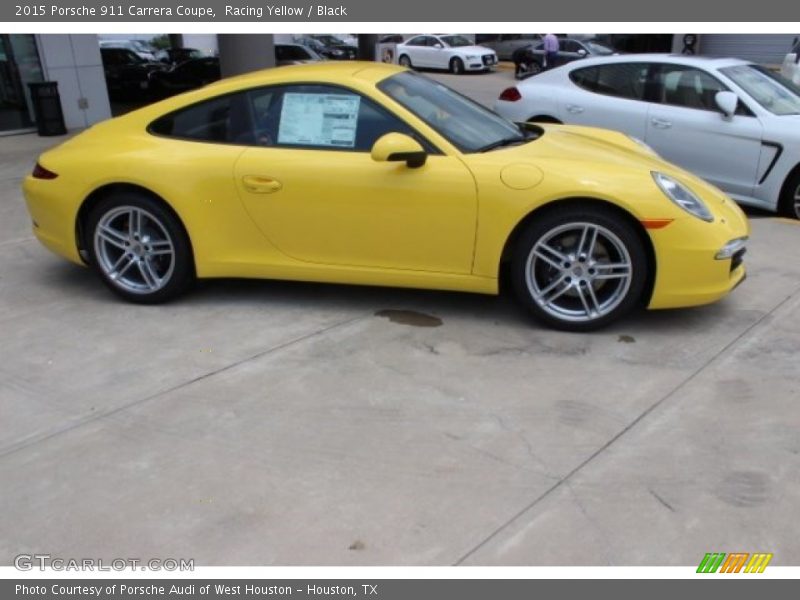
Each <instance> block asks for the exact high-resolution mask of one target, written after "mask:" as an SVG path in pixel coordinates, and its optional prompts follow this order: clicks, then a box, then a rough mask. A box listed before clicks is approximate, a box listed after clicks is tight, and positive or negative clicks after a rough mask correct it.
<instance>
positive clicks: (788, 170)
mask: <svg viewBox="0 0 800 600" xmlns="http://www.w3.org/2000/svg"><path fill="white" fill-rule="evenodd" d="M495 110H496V111H497V112H498V113H500V114H501V115H503V116H504V117H507V118H509V119H511V120H514V121H519V122H522V121H545V122H555V123H571V124H579V125H591V126H596V127H605V128H608V129H616V130H619V131H622V132H624V133H627V134H628V135H630V136H632V137H634V138H636V139H637V140H641V141H643V142H644V143H646V144H647V145H648V146H650V147H651V148H652V149H653V150H655V151H656V152H657V153H658V154H659V155H661V156H662V157H663V158H664V159H666V160H668V161H670V162H673V163H675V164H677V165H680V166H682V167H684V168H685V169H688V170H689V171H692V172H694V173H695V174H697V175H699V176H700V177H703V178H704V179H706V180H707V181H709V182H711V183H713V184H714V185H716V186H717V187H719V188H721V189H723V190H724V191H726V192H727V193H728V194H729V195H730V196H731V197H732V198H734V199H735V200H736V201H737V202H739V203H740V204H746V205H751V206H756V207H760V208H764V209H767V210H771V211H779V212H781V213H782V214H784V215H786V216H790V217H793V218H796V219H800V88H799V87H798V86H796V85H794V84H793V83H792V82H790V81H788V80H786V79H784V78H783V77H781V76H780V75H778V74H776V73H773V72H772V71H770V70H769V69H767V68H765V67H763V66H760V65H757V64H753V63H750V62H747V61H743V60H739V59H733V58H705V57H697V56H694V57H689V56H680V55H677V56H669V55H663V54H639V55H635V54H628V55H624V56H609V57H603V58H590V59H585V60H582V61H578V62H575V63H570V64H568V65H565V66H563V67H560V68H557V69H554V70H552V71H546V72H544V73H542V74H539V75H535V76H533V77H531V78H529V79H526V80H525V81H523V82H521V83H519V84H518V85H517V86H516V87H513V88H508V89H506V90H504V91H503V93H502V94H501V95H500V98H499V100H498V101H497V102H496V104H495Z"/></svg>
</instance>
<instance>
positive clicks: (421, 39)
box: [406, 36, 425, 46]
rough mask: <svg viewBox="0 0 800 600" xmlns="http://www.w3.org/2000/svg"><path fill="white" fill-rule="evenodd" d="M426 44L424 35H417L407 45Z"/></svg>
mask: <svg viewBox="0 0 800 600" xmlns="http://www.w3.org/2000/svg"><path fill="white" fill-rule="evenodd" d="M424 45H425V37H424V36H419V37H415V38H412V39H410V40H408V41H407V42H406V46H424Z"/></svg>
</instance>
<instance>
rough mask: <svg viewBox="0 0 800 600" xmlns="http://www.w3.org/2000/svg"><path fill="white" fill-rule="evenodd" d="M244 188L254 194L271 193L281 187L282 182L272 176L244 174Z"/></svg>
mask: <svg viewBox="0 0 800 600" xmlns="http://www.w3.org/2000/svg"><path fill="white" fill-rule="evenodd" d="M242 183H243V184H244V188H245V189H246V190H247V191H248V192H252V193H254V194H271V193H272V192H277V191H279V190H280V189H281V188H283V184H282V183H281V182H280V181H278V180H277V179H273V178H272V177H264V176H262V175H245V176H244V177H242Z"/></svg>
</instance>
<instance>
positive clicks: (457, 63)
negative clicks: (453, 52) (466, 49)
mask: <svg viewBox="0 0 800 600" xmlns="http://www.w3.org/2000/svg"><path fill="white" fill-rule="evenodd" d="M450 72H451V73H452V74H453V75H461V74H462V73H463V72H464V61H463V60H461V59H460V58H458V57H456V58H451V59H450Z"/></svg>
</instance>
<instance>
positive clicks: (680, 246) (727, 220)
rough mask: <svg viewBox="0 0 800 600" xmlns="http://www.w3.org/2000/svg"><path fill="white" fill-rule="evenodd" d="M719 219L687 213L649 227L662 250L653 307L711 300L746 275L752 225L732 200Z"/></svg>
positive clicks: (653, 239) (652, 236) (656, 243)
mask: <svg viewBox="0 0 800 600" xmlns="http://www.w3.org/2000/svg"><path fill="white" fill-rule="evenodd" d="M727 202H728V203H730V204H729V206H728V209H727V210H725V211H724V216H722V217H720V216H719V215H717V216H716V217H715V220H714V222H713V223H705V222H703V221H701V220H699V219H695V218H694V217H686V218H683V219H679V220H676V221H674V222H673V223H671V224H670V225H669V226H667V227H664V228H663V229H657V230H648V233H649V234H650V239H651V241H652V242H653V247H654V249H655V255H656V257H657V258H656V262H657V264H656V279H655V282H654V287H653V294H652V296H651V299H650V304H649V308H653V309H657V308H680V307H686V306H698V305H702V304H710V303H712V302H716V301H717V300H719V299H721V298H723V297H724V296H726V295H727V294H728V293H729V292H730V291H731V290H733V289H734V288H735V287H736V286H738V285H739V284H740V283H741V282H742V281H743V280H744V278H745V265H744V263H743V257H744V254H745V252H746V244H747V236H748V235H749V233H750V231H749V230H750V227H749V224H748V223H747V219H746V217H744V215H743V214H741V211H740V210H739V209H738V208H736V207H735V206H733V202H732V201H730V200H728V201H727Z"/></svg>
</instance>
